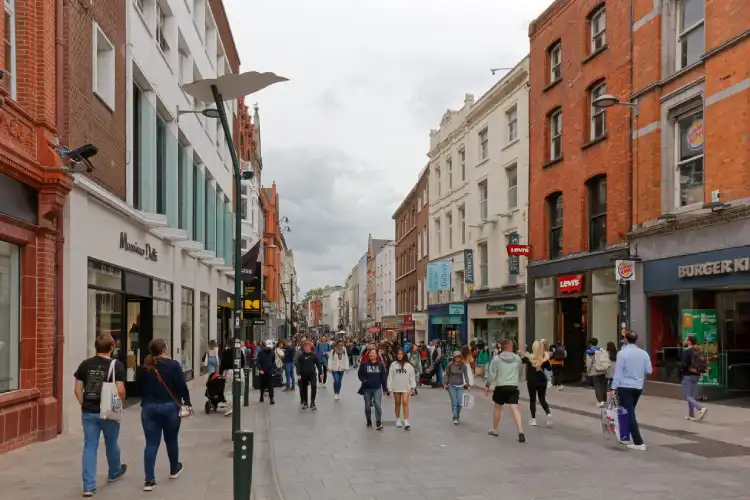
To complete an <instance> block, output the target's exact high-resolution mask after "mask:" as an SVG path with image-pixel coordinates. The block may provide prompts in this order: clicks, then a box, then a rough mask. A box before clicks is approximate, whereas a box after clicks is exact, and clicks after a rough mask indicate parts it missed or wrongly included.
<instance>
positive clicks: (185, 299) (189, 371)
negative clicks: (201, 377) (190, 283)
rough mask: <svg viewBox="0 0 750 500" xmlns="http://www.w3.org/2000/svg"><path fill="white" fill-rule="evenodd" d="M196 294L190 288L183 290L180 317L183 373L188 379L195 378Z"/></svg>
mask: <svg viewBox="0 0 750 500" xmlns="http://www.w3.org/2000/svg"><path fill="white" fill-rule="evenodd" d="M194 295H195V293H194V292H193V290H191V289H190V288H185V287H183V288H182V300H181V302H182V303H181V307H180V316H181V319H182V336H181V338H180V341H181V343H182V353H181V354H182V356H180V364H182V371H184V372H185V374H186V375H188V379H191V378H193V373H194V372H193V345H194V344H195V329H194V328H193V323H194V318H193V300H194V299H193V297H194Z"/></svg>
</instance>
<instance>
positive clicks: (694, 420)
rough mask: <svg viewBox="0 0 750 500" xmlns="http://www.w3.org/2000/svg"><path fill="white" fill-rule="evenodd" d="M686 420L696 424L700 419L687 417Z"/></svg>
mask: <svg viewBox="0 0 750 500" xmlns="http://www.w3.org/2000/svg"><path fill="white" fill-rule="evenodd" d="M685 420H689V421H690V422H696V421H697V420H698V419H697V418H695V417H690V416H687V417H685Z"/></svg>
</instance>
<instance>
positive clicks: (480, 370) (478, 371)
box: [474, 366, 484, 377]
mask: <svg viewBox="0 0 750 500" xmlns="http://www.w3.org/2000/svg"><path fill="white" fill-rule="evenodd" d="M474 374H475V375H476V376H477V377H483V376H484V367H483V366H477V367H476V368H474Z"/></svg>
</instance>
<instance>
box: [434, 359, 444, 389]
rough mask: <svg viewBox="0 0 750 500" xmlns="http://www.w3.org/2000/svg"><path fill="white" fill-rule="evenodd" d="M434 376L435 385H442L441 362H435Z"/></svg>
mask: <svg viewBox="0 0 750 500" xmlns="http://www.w3.org/2000/svg"><path fill="white" fill-rule="evenodd" d="M435 376H436V378H437V385H439V386H441V387H442V385H443V363H442V362H441V363H437V365H436V366H435Z"/></svg>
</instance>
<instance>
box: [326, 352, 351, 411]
mask: <svg viewBox="0 0 750 500" xmlns="http://www.w3.org/2000/svg"><path fill="white" fill-rule="evenodd" d="M328 363H329V364H328V370H329V371H330V372H331V376H332V377H333V399H334V400H336V401H338V400H339V399H341V397H340V396H339V394H340V393H341V383H342V382H343V380H344V373H346V372H348V371H349V355H348V354H347V352H346V348H345V347H344V343H343V342H339V343H338V344H336V347H335V348H334V349H333V353H332V354H331V356H330V357H329V359H328Z"/></svg>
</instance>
